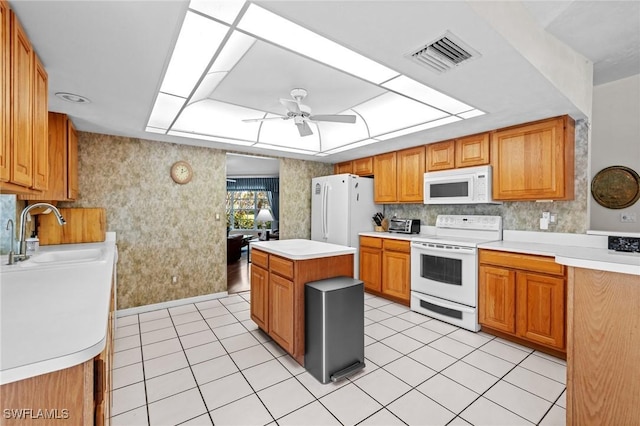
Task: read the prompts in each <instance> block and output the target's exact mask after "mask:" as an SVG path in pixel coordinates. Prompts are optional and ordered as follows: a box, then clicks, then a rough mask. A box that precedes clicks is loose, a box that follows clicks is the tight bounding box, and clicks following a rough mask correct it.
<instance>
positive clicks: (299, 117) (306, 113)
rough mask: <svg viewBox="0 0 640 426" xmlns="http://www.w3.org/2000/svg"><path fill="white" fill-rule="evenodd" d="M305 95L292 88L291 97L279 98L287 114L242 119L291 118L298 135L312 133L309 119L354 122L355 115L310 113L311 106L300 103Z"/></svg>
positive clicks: (250, 121)
mask: <svg viewBox="0 0 640 426" xmlns="http://www.w3.org/2000/svg"><path fill="white" fill-rule="evenodd" d="M306 96H307V91H306V90H305V89H293V90H292V91H291V97H292V98H293V99H280V103H281V104H282V105H284V107H285V108H287V115H284V116H280V117H269V118H250V119H246V120H242V121H244V122H245V123H252V122H256V121H270V120H291V119H293V122H294V124H295V125H296V126H297V127H298V133H300V136H309V135H312V134H313V132H312V131H311V127H310V126H309V123H308V122H309V121H311V122H316V121H330V122H333V123H355V122H356V116H355V115H342V114H325V115H322V114H321V115H311V108H309V107H308V106H307V105H305V104H303V103H302V100H303V99H304V98H305V97H306Z"/></svg>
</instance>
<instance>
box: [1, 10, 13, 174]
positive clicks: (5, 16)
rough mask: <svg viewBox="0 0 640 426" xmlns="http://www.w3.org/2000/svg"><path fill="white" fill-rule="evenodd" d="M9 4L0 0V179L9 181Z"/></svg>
mask: <svg viewBox="0 0 640 426" xmlns="http://www.w3.org/2000/svg"><path fill="white" fill-rule="evenodd" d="M10 22H11V20H10V18H9V4H8V3H7V2H5V1H4V0H0V181H2V182H7V181H8V180H9V178H10V172H9V164H10V158H9V156H10V150H9V146H10V145H9V139H10V137H11V135H10V133H9V119H10V114H9V109H10V105H11V104H10V97H9V90H10V81H11V72H10V68H9V66H10V65H9V58H10V56H9V52H10V50H11V44H10V42H9V41H10V35H9V26H10V25H11V24H10Z"/></svg>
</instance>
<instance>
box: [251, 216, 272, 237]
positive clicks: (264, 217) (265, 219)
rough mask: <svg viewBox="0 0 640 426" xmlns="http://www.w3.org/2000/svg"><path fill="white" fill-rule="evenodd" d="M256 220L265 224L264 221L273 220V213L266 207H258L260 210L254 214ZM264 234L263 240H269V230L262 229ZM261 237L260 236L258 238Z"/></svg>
mask: <svg viewBox="0 0 640 426" xmlns="http://www.w3.org/2000/svg"><path fill="white" fill-rule="evenodd" d="M255 220H256V222H262V226H264V225H265V222H271V221H272V220H273V215H272V214H271V212H270V211H269V209H267V208H262V209H260V211H259V212H258V215H257V216H256V219H255ZM264 232H265V234H264V240H265V241H266V240H269V231H268V230H264ZM260 239H262V238H260Z"/></svg>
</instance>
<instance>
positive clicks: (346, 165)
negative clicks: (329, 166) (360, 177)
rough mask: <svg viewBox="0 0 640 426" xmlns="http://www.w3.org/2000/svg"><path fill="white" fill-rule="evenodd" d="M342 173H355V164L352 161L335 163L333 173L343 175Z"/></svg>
mask: <svg viewBox="0 0 640 426" xmlns="http://www.w3.org/2000/svg"><path fill="white" fill-rule="evenodd" d="M342 173H353V164H352V162H351V161H345V162H343V163H336V164H334V165H333V174H334V175H341V174H342Z"/></svg>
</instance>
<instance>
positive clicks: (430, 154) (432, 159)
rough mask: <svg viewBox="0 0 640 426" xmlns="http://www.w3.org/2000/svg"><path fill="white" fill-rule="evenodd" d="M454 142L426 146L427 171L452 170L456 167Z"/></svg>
mask: <svg viewBox="0 0 640 426" xmlns="http://www.w3.org/2000/svg"><path fill="white" fill-rule="evenodd" d="M455 149H456V143H455V141H454V140H450V141H444V142H436V143H432V144H429V145H427V171H428V172H433V171H436V170H447V169H453V168H455V166H456V159H455Z"/></svg>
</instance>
